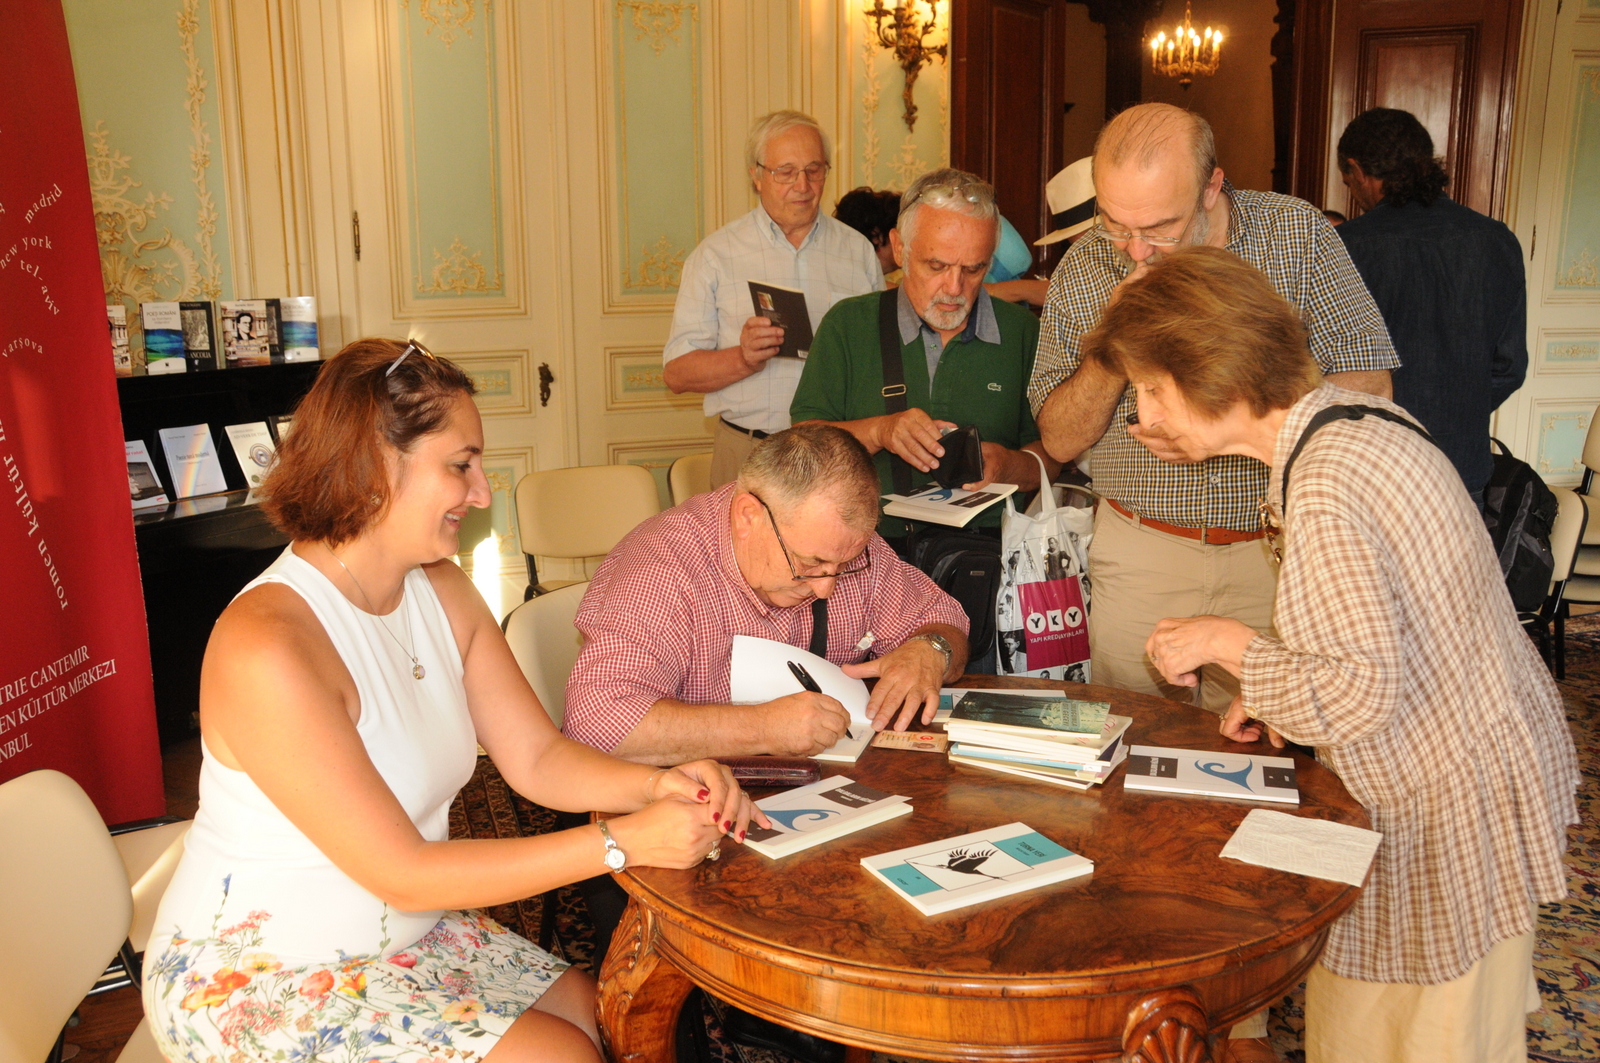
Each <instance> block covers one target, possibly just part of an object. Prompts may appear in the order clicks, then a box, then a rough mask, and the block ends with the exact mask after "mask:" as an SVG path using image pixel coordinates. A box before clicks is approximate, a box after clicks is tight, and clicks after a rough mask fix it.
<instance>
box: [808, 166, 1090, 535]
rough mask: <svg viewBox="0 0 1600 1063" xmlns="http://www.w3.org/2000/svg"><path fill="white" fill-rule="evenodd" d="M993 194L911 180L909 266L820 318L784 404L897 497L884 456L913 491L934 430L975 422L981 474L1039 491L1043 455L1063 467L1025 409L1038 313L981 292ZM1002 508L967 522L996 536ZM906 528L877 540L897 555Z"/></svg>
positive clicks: (948, 172) (902, 225)
mask: <svg viewBox="0 0 1600 1063" xmlns="http://www.w3.org/2000/svg"><path fill="white" fill-rule="evenodd" d="M999 218H1000V214H999V211H998V210H997V209H996V207H995V202H994V189H992V188H990V187H989V185H988V184H987V183H985V182H984V181H983V180H982V179H981V178H978V177H976V176H974V175H973V174H970V173H965V172H963V171H961V170H952V169H941V170H933V171H931V172H929V173H926V174H923V175H922V176H921V177H919V178H917V179H916V180H915V181H913V182H912V184H911V187H910V188H908V189H906V192H905V195H904V196H902V197H901V199H900V218H899V222H898V224H897V225H896V227H895V229H894V231H893V232H891V233H890V234H889V243H890V246H891V247H892V248H893V250H894V258H895V261H896V262H897V263H899V264H900V265H901V266H902V267H904V269H905V281H904V283H903V284H901V286H900V287H899V288H897V289H895V290H893V291H888V292H882V293H878V292H874V293H872V294H870V295H861V296H857V297H855V298H853V299H845V300H842V301H841V302H839V303H836V304H835V305H834V307H833V309H832V310H829V311H828V314H827V316H826V317H824V318H823V319H822V324H821V325H820V326H819V327H818V329H817V334H816V337H815V339H814V340H813V341H812V344H811V353H810V356H809V357H808V358H807V359H806V365H805V370H804V371H803V372H802V373H801V376H800V386H799V387H798V388H797V389H796V390H795V394H794V401H793V402H792V403H791V404H790V406H789V418H790V420H791V422H793V423H795V424H799V423H800V422H801V421H826V422H828V423H830V424H834V425H837V426H838V427H840V428H843V429H844V430H845V431H847V432H849V433H850V434H851V435H853V436H855V437H856V438H857V439H858V440H860V441H861V444H862V446H864V447H866V448H867V451H868V452H869V453H871V454H873V455H874V456H875V460H876V462H877V465H878V476H879V480H880V482H881V483H882V485H883V490H884V492H885V493H888V492H891V491H893V490H894V489H895V488H894V472H893V466H892V464H891V458H890V456H891V455H896V456H898V457H899V458H902V459H904V461H905V462H906V463H907V464H908V465H909V466H910V467H911V470H910V471H911V483H912V486H913V487H914V488H915V487H920V486H921V485H923V484H925V483H927V482H928V481H929V480H930V479H931V477H930V476H929V475H928V473H929V470H931V469H932V468H933V467H934V466H935V465H936V464H937V463H938V461H939V459H940V458H941V457H943V456H944V448H943V447H942V446H940V445H939V436H940V432H941V430H944V429H950V428H955V427H958V426H960V425H968V424H975V425H977V426H978V433H979V436H980V437H981V438H982V439H983V479H982V480H980V481H978V482H976V483H970V484H966V485H964V486H966V487H967V488H968V489H972V490H975V489H977V488H979V487H981V486H983V485H984V484H987V483H991V482H999V483H1012V484H1016V485H1017V486H1018V487H1020V488H1021V489H1022V490H1025V491H1027V490H1032V489H1034V488H1036V487H1038V486H1039V463H1038V462H1037V461H1035V460H1034V457H1033V454H1024V453H1023V451H1024V450H1028V451H1032V452H1033V453H1034V454H1038V455H1039V456H1040V457H1041V458H1043V459H1044V463H1045V466H1046V468H1047V469H1048V471H1049V473H1050V476H1051V477H1052V478H1054V476H1055V474H1056V472H1057V470H1058V469H1059V468H1060V466H1059V464H1058V463H1057V462H1056V461H1055V460H1054V459H1052V458H1051V457H1050V456H1049V454H1048V452H1046V450H1045V449H1044V445H1043V444H1042V443H1040V442H1039V429H1038V428H1037V427H1035V426H1034V423H1033V413H1032V411H1031V410H1030V409H1029V407H1028V397H1027V389H1028V380H1029V378H1030V377H1031V375H1032V373H1033V352H1034V347H1035V345H1036V344H1037V342H1038V338H1039V323H1038V321H1037V320H1035V318H1034V316H1033V315H1032V314H1030V313H1028V312H1027V311H1026V310H1023V309H1021V308H1020V307H1016V306H1012V305H1011V304H1010V303H1005V302H1001V301H998V300H992V299H990V297H989V295H988V293H987V292H986V291H984V289H983V277H984V274H985V272H986V271H987V270H988V268H989V259H990V258H991V257H992V256H993V255H994V249H995V244H996V242H997V241H998V239H999V224H1000V222H999ZM884 299H889V300H894V304H895V305H894V311H895V321H896V323H897V325H898V333H899V341H900V345H901V347H900V356H901V364H902V366H903V368H904V374H905V406H906V408H905V409H904V410H902V411H901V412H898V413H891V412H889V411H888V409H887V407H886V403H885V398H884V394H883V392H884V377H883V353H882V350H883V349H882V346H881V344H880V342H879V336H880V331H879V310H880V300H884ZM999 524H1000V507H998V506H993V507H990V509H989V510H987V511H986V512H984V513H983V514H981V515H980V516H979V517H978V518H977V519H976V520H974V521H973V523H972V525H971V526H970V527H972V528H974V529H985V528H989V529H998V527H999ZM909 530H910V525H908V523H907V522H906V521H904V520H900V519H898V518H894V517H884V518H882V519H881V520H880V521H879V523H878V534H880V535H882V536H883V537H884V538H885V539H887V540H889V542H890V543H891V544H892V545H894V546H896V547H897V548H902V547H903V544H904V540H905V536H906V535H907V533H908V532H909Z"/></svg>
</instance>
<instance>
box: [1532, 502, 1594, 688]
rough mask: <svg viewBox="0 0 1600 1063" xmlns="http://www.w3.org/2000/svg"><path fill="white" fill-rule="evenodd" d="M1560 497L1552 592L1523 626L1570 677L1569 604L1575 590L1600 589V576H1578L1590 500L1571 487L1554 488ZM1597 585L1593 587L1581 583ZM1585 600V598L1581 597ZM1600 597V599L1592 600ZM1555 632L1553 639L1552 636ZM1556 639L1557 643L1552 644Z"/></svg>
mask: <svg viewBox="0 0 1600 1063" xmlns="http://www.w3.org/2000/svg"><path fill="white" fill-rule="evenodd" d="M1550 491H1551V493H1553V494H1554V495H1555V496H1556V507H1557V508H1556V521H1555V525H1554V526H1553V527H1552V528H1551V529H1550V553H1551V556H1553V557H1554V558H1555V562H1556V567H1555V569H1554V570H1553V571H1552V572H1551V573H1550V593H1549V595H1548V596H1546V598H1545V600H1544V604H1543V605H1542V606H1540V607H1539V611H1538V612H1537V613H1525V614H1523V616H1522V626H1523V627H1525V628H1527V629H1528V631H1529V632H1530V633H1531V634H1532V635H1533V637H1534V640H1535V641H1536V642H1538V644H1539V653H1540V655H1541V656H1543V657H1544V659H1545V661H1546V662H1551V661H1552V658H1553V662H1554V671H1555V675H1556V678H1557V679H1565V678H1566V677H1567V650H1566V638H1567V604H1568V602H1570V601H1572V600H1573V598H1572V594H1573V592H1574V590H1575V589H1578V593H1580V594H1586V593H1589V591H1590V590H1595V591H1600V579H1594V578H1586V577H1581V576H1574V575H1573V570H1574V564H1575V562H1576V561H1577V557H1578V550H1579V544H1580V543H1582V541H1583V534H1584V531H1585V530H1586V529H1587V528H1588V526H1589V506H1588V500H1587V499H1586V498H1584V497H1583V496H1582V495H1580V494H1578V493H1577V492H1576V491H1573V490H1572V489H1571V488H1567V487H1551V488H1550ZM1586 583H1587V584H1593V587H1592V588H1591V587H1588V586H1586V585H1585V586H1583V587H1581V588H1579V585H1580V584H1586ZM1580 600H1581V599H1580ZM1591 600H1600V598H1596V599H1591ZM1552 635H1553V638H1552ZM1552 642H1553V645H1552Z"/></svg>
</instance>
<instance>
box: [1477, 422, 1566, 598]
mask: <svg viewBox="0 0 1600 1063" xmlns="http://www.w3.org/2000/svg"><path fill="white" fill-rule="evenodd" d="M1489 442H1490V443H1491V444H1492V445H1493V448H1498V449H1497V451H1496V453H1495V454H1494V471H1493V472H1491V473H1490V474H1489V482H1488V484H1487V485H1485V486H1484V489H1483V522H1484V524H1486V525H1487V526H1488V528H1489V541H1490V542H1492V543H1494V552H1495V554H1496V555H1497V556H1498V557H1499V558H1500V572H1501V574H1502V575H1504V576H1505V578H1506V589H1507V590H1509V591H1510V592H1511V601H1512V604H1514V605H1515V606H1516V607H1517V612H1519V613H1529V612H1534V611H1535V610H1537V609H1538V608H1539V607H1540V606H1541V605H1543V604H1544V600H1545V596H1546V595H1548V594H1549V593H1550V576H1551V574H1552V573H1554V572H1555V567H1556V559H1555V555H1554V554H1552V553H1551V552H1550V531H1551V529H1552V528H1554V527H1555V523H1556V509H1557V507H1558V503H1557V502H1556V496H1555V494H1554V493H1553V492H1551V490H1550V488H1548V487H1546V486H1545V482H1544V480H1542V479H1541V478H1540V477H1539V474H1538V473H1536V472H1534V471H1533V467H1532V466H1530V465H1529V464H1528V463H1527V462H1525V461H1519V460H1518V459H1516V458H1514V457H1512V455H1511V449H1510V448H1509V447H1507V446H1506V445H1505V444H1504V443H1502V442H1500V441H1499V440H1498V439H1492V438H1491V439H1490V440H1489Z"/></svg>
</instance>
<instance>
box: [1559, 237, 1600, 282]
mask: <svg viewBox="0 0 1600 1063" xmlns="http://www.w3.org/2000/svg"><path fill="white" fill-rule="evenodd" d="M1556 284H1558V285H1560V286H1561V287H1563V288H1600V261H1596V260H1595V257H1594V252H1592V251H1590V250H1589V249H1588V248H1587V247H1586V248H1584V249H1583V250H1582V251H1579V252H1578V254H1577V255H1576V256H1575V257H1574V258H1573V259H1572V261H1571V262H1570V263H1568V264H1567V268H1566V269H1564V270H1562V271H1561V275H1560V276H1558V277H1557V278H1556Z"/></svg>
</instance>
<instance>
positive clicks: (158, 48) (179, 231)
mask: <svg viewBox="0 0 1600 1063" xmlns="http://www.w3.org/2000/svg"><path fill="white" fill-rule="evenodd" d="M62 6H63V8H64V9H65V12H66V19H67V33H68V37H69V39H70V41H71V45H72V63H73V69H74V71H75V73H76V76H77V82H78V104H79V108H80V111H81V112H82V116H83V127H84V142H85V147H86V149H87V152H88V155H89V163H90V165H89V179H90V185H91V188H92V191H93V194H94V204H95V221H96V228H97V230H98V233H99V238H100V257H101V266H102V272H103V273H104V274H105V280H106V289H107V295H108V298H110V299H111V300H113V301H118V300H120V301H122V302H124V304H125V305H127V306H128V307H129V310H130V313H129V315H128V320H129V324H130V325H134V324H135V321H136V318H137V313H136V312H135V311H134V307H135V306H136V304H137V303H140V302H145V301H149V300H163V299H217V298H222V299H227V298H232V297H233V296H234V295H235V294H236V293H235V292H234V289H233V279H232V270H231V268H230V262H229V257H228V251H229V249H228V233H227V227H226V225H225V224H224V222H223V219H225V218H226V217H227V216H228V202H227V181H226V178H225V172H224V166H223V151H222V144H221V127H220V124H219V118H218V115H219V111H218V106H217V59H216V52H215V48H214V46H213V38H212V31H213V25H212V12H211V8H210V6H209V4H208V3H205V2H202V0H63V5H62ZM243 294H247V295H249V294H256V293H243ZM272 294H276V293H272ZM135 331H137V326H136V325H135ZM137 348H138V345H137V344H135V349H136V350H137Z"/></svg>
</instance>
